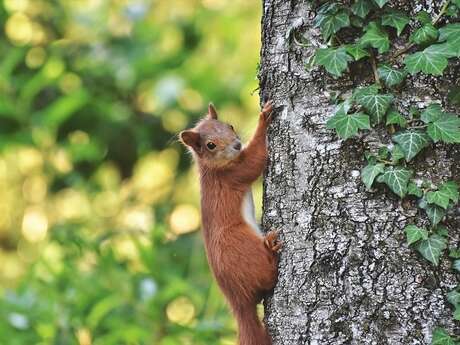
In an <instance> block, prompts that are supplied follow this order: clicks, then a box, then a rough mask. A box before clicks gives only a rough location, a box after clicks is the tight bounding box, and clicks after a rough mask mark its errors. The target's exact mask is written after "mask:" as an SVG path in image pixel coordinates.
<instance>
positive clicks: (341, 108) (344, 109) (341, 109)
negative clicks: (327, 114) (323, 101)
mask: <svg viewBox="0 0 460 345" xmlns="http://www.w3.org/2000/svg"><path fill="white" fill-rule="evenodd" d="M350 108H351V100H350V99H349V98H347V99H346V100H345V101H343V102H341V103H339V104H338V105H337V106H336V107H335V113H334V115H338V114H343V115H345V114H348V111H349V110H350Z"/></svg>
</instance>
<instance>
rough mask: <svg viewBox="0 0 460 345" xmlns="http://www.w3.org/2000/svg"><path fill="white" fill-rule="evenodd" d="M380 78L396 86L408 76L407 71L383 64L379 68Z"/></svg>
mask: <svg viewBox="0 0 460 345" xmlns="http://www.w3.org/2000/svg"><path fill="white" fill-rule="evenodd" d="M377 71H378V73H379V76H380V78H382V79H383V81H384V82H385V84H386V85H388V86H395V85H398V84H400V83H401V82H402V81H403V79H404V78H405V77H406V74H407V73H406V72H405V71H400V70H397V69H394V68H391V67H390V66H388V65H382V66H380V67H379V68H378V69H377Z"/></svg>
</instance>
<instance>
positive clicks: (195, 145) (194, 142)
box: [179, 130, 201, 153]
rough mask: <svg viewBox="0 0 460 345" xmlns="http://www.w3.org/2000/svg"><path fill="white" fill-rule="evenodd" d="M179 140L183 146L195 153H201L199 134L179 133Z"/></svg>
mask: <svg viewBox="0 0 460 345" xmlns="http://www.w3.org/2000/svg"><path fill="white" fill-rule="evenodd" d="M179 138H180V141H181V142H182V143H183V144H184V145H186V146H188V147H190V148H192V149H193V150H194V151H195V152H197V153H200V152H201V141H200V133H197V132H194V131H192V130H186V131H182V132H180V134H179Z"/></svg>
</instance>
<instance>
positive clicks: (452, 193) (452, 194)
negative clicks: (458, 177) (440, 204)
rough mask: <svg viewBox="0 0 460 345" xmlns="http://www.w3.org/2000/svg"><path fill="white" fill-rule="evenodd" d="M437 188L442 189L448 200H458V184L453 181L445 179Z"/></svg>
mask: <svg viewBox="0 0 460 345" xmlns="http://www.w3.org/2000/svg"><path fill="white" fill-rule="evenodd" d="M439 190H441V191H443V192H444V193H445V194H446V195H447V196H448V197H449V199H450V200H452V201H453V202H454V203H457V202H458V198H459V193H458V185H457V183H456V182H455V181H447V182H444V183H443V184H442V185H441V186H440V187H439Z"/></svg>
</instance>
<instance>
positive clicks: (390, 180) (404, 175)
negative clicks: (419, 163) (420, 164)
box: [377, 167, 412, 198]
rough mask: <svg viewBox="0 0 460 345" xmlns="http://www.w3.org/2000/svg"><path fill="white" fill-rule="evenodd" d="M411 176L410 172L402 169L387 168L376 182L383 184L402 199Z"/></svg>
mask: <svg viewBox="0 0 460 345" xmlns="http://www.w3.org/2000/svg"><path fill="white" fill-rule="evenodd" d="M411 176H412V171H410V170H408V169H405V168H402V167H388V168H386V169H385V172H384V173H383V175H380V176H379V177H378V178H377V181H378V182H383V183H385V184H386V185H387V186H388V187H390V189H391V190H392V191H393V193H395V194H396V195H398V196H399V197H400V198H402V197H403V196H404V195H406V193H407V183H408V182H409V179H410V177H411Z"/></svg>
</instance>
